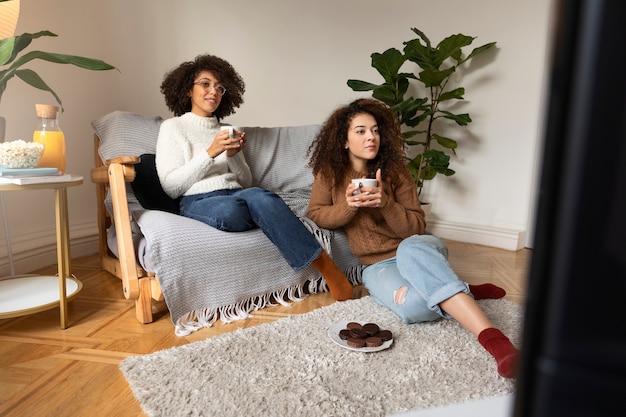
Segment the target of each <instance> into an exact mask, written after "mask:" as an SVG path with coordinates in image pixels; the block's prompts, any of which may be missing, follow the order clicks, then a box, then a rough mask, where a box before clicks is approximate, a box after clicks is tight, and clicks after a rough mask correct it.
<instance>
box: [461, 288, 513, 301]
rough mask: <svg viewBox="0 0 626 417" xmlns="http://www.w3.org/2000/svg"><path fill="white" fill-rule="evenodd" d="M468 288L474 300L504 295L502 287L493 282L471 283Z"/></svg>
mask: <svg viewBox="0 0 626 417" xmlns="http://www.w3.org/2000/svg"><path fill="white" fill-rule="evenodd" d="M469 289H470V292H471V293H472V295H473V296H474V299H475V300H484V299H486V298H494V299H496V298H502V297H504V296H505V295H506V291H504V289H502V288H500V287H498V286H496V285H493V284H481V285H472V284H469Z"/></svg>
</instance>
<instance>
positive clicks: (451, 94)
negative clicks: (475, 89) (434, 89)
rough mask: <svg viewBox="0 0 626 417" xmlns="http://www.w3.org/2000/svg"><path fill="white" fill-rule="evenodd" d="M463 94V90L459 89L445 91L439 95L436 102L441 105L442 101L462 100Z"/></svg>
mask: <svg viewBox="0 0 626 417" xmlns="http://www.w3.org/2000/svg"><path fill="white" fill-rule="evenodd" d="M463 94H465V88H463V87H459V88H456V89H454V90H452V91H446V92H445V93H441V95H439V100H438V101H439V102H440V103H441V102H442V101H446V100H452V99H457V100H463Z"/></svg>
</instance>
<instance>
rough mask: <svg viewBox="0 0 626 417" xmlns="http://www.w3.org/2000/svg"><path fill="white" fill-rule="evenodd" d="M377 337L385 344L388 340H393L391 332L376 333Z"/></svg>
mask: <svg viewBox="0 0 626 417" xmlns="http://www.w3.org/2000/svg"><path fill="white" fill-rule="evenodd" d="M376 337H380V339H381V340H382V341H383V342H386V341H387V340H391V339H392V338H393V334H392V333H391V331H390V330H381V331H379V332H378V333H376Z"/></svg>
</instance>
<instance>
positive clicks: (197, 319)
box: [134, 192, 361, 336]
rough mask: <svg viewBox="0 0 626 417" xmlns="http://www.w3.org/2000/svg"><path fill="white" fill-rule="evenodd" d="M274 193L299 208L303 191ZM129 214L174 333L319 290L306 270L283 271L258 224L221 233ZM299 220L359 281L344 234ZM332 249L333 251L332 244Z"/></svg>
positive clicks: (318, 280)
mask: <svg viewBox="0 0 626 417" xmlns="http://www.w3.org/2000/svg"><path fill="white" fill-rule="evenodd" d="M281 197H282V198H283V199H284V200H285V202H286V203H287V204H288V205H289V206H290V207H291V208H292V210H293V211H294V213H296V214H299V213H303V212H305V211H306V207H307V205H308V195H306V193H305V192H294V193H284V194H281ZM134 217H135V220H136V222H137V224H138V225H139V227H140V228H141V232H142V234H143V235H144V236H145V238H146V242H147V245H146V252H147V255H148V257H149V259H150V263H151V264H152V265H154V269H155V271H154V272H155V273H156V275H157V277H158V279H159V283H160V285H161V288H162V290H163V295H164V298H165V301H166V303H167V306H168V308H169V310H170V313H171V318H172V321H173V323H174V325H175V332H176V334H177V335H179V336H184V335H187V334H189V333H191V332H193V331H196V330H198V329H200V328H202V327H208V326H211V325H212V324H213V323H215V321H216V320H217V319H218V318H219V319H220V320H221V321H223V322H225V323H229V322H231V321H233V320H242V319H245V318H247V317H249V313H250V312H252V311H255V310H258V309H261V308H264V307H267V306H271V305H277V303H280V304H283V305H289V304H290V303H291V302H294V301H301V300H302V299H303V298H304V297H306V293H307V292H309V293H316V292H319V291H327V287H326V282H325V281H324V279H323V277H321V275H320V273H319V272H318V271H317V270H316V269H315V268H314V267H308V268H306V269H304V270H301V271H297V272H296V271H294V270H293V269H291V267H290V266H289V265H288V264H287V262H286V261H285V260H284V258H283V257H282V256H281V255H280V253H279V252H278V250H277V249H276V248H275V246H274V245H273V244H272V243H271V242H270V241H269V239H268V238H267V237H266V236H265V235H264V234H263V232H262V231H261V230H259V229H255V230H250V231H247V232H241V233H229V232H223V231H220V230H217V229H215V228H212V227H210V226H208V225H206V224H204V223H201V222H199V221H196V220H193V219H189V218H186V217H183V216H177V215H174V214H171V213H166V212H162V211H156V210H143V211H138V212H136V213H135V214H134ZM300 219H301V221H302V222H303V224H304V225H305V227H307V228H308V229H309V230H310V231H311V233H313V235H314V236H315V237H316V238H317V239H318V241H319V242H320V245H321V246H322V247H323V248H324V250H326V251H327V252H328V253H329V254H330V255H331V256H333V257H334V258H335V262H336V263H337V265H338V266H339V267H340V268H342V269H343V270H344V271H345V273H346V275H347V276H348V279H350V281H351V282H352V283H353V284H355V285H357V284H359V283H360V281H361V268H360V265H359V264H358V261H356V258H354V256H353V255H351V253H347V254H346V253H344V252H345V247H347V246H348V244H347V240H346V239H345V235H341V236H340V235H339V234H338V233H334V232H332V231H330V230H324V229H321V228H319V227H317V225H315V223H313V222H312V221H311V220H309V219H307V218H306V217H300ZM335 237H340V238H339V239H335ZM215 242H219V244H215ZM339 246H341V247H342V248H341V249H338V250H337V254H336V255H334V254H333V248H334V247H339Z"/></svg>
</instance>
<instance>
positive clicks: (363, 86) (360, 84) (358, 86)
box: [348, 80, 380, 91]
mask: <svg viewBox="0 0 626 417" xmlns="http://www.w3.org/2000/svg"><path fill="white" fill-rule="evenodd" d="M348 87H350V88H351V89H352V91H371V90H373V89H375V88H376V87H380V85H379V84H372V83H368V82H367V81H361V80H348Z"/></svg>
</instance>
